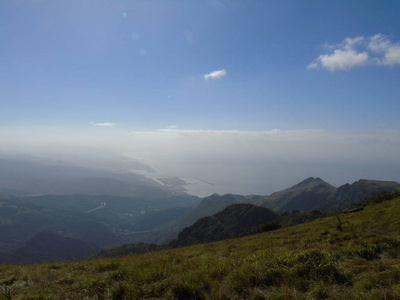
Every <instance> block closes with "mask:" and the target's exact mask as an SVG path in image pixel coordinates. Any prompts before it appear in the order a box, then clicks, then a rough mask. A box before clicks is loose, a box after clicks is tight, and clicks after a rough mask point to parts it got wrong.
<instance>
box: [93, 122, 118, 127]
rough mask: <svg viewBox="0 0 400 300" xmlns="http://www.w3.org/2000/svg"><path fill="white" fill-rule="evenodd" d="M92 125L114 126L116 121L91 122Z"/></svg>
mask: <svg viewBox="0 0 400 300" xmlns="http://www.w3.org/2000/svg"><path fill="white" fill-rule="evenodd" d="M92 125H94V126H100V127H114V126H117V124H116V123H110V122H105V123H92Z"/></svg>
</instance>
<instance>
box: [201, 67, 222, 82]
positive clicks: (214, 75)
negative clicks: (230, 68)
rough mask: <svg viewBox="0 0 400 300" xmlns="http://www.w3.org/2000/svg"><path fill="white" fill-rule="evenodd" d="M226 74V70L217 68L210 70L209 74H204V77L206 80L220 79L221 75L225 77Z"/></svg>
mask: <svg viewBox="0 0 400 300" xmlns="http://www.w3.org/2000/svg"><path fill="white" fill-rule="evenodd" d="M226 74H227V72H226V70H225V69H223V70H218V71H214V72H211V73H209V74H206V75H204V79H205V80H208V79H220V78H222V77H225V76H226Z"/></svg>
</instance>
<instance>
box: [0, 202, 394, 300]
mask: <svg viewBox="0 0 400 300" xmlns="http://www.w3.org/2000/svg"><path fill="white" fill-rule="evenodd" d="M399 215H400V198H396V199H394V200H390V201H385V202H383V203H380V204H376V205H370V206H367V207H365V209H364V210H363V211H359V212H356V213H349V214H342V215H340V221H341V224H342V230H339V229H338V219H337V217H336V216H335V217H328V218H322V219H318V220H316V221H313V222H311V223H306V224H301V225H297V226H293V227H286V228H282V229H279V230H276V231H270V232H266V233H262V234H257V235H251V236H247V237H244V238H240V239H231V240H226V241H220V242H215V243H211V244H202V245H196V246H191V247H185V248H179V249H174V250H162V251H157V252H153V253H147V254H143V255H131V256H126V257H120V258H110V259H95V260H85V261H77V262H69V263H48V264H40V265H32V266H9V265H2V266H0V277H1V281H0V285H1V287H2V292H0V293H2V294H0V295H2V296H3V297H6V298H7V297H12V298H27V297H30V298H58V299H59V298H69V299H82V298H103V299H123V298H125V299H135V298H140V299H150V298H153V299H154V298H163V299H195V298H196V299H268V298H272V299H371V300H372V299H398V298H399V297H400V288H399V278H400V277H399V267H400V229H399V224H398V216H399ZM55 287H56V288H55Z"/></svg>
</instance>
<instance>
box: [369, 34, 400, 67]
mask: <svg viewBox="0 0 400 300" xmlns="http://www.w3.org/2000/svg"><path fill="white" fill-rule="evenodd" d="M368 47H369V49H371V51H373V52H375V53H378V54H381V55H382V57H380V58H379V57H377V58H375V60H374V61H375V62H376V63H377V64H381V65H386V66H394V65H396V64H400V44H399V43H396V44H394V43H393V42H392V41H391V40H389V38H388V37H387V36H384V35H382V34H376V35H374V36H373V37H372V38H371V39H370V42H369V45H368Z"/></svg>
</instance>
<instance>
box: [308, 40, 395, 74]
mask: <svg viewBox="0 0 400 300" xmlns="http://www.w3.org/2000/svg"><path fill="white" fill-rule="evenodd" d="M325 49H327V50H328V53H325V54H321V55H320V56H318V57H317V58H316V59H315V60H314V61H313V62H311V63H310V64H309V65H308V66H307V69H318V68H325V69H328V70H329V71H332V72H333V71H336V70H349V69H351V68H355V67H359V66H365V65H385V66H395V65H397V64H400V44H399V43H394V42H393V41H391V40H390V39H389V38H388V37H387V36H385V35H383V34H376V35H374V36H372V37H363V36H359V37H356V38H349V37H348V38H346V39H344V40H343V42H341V43H340V44H338V45H326V46H325Z"/></svg>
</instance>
